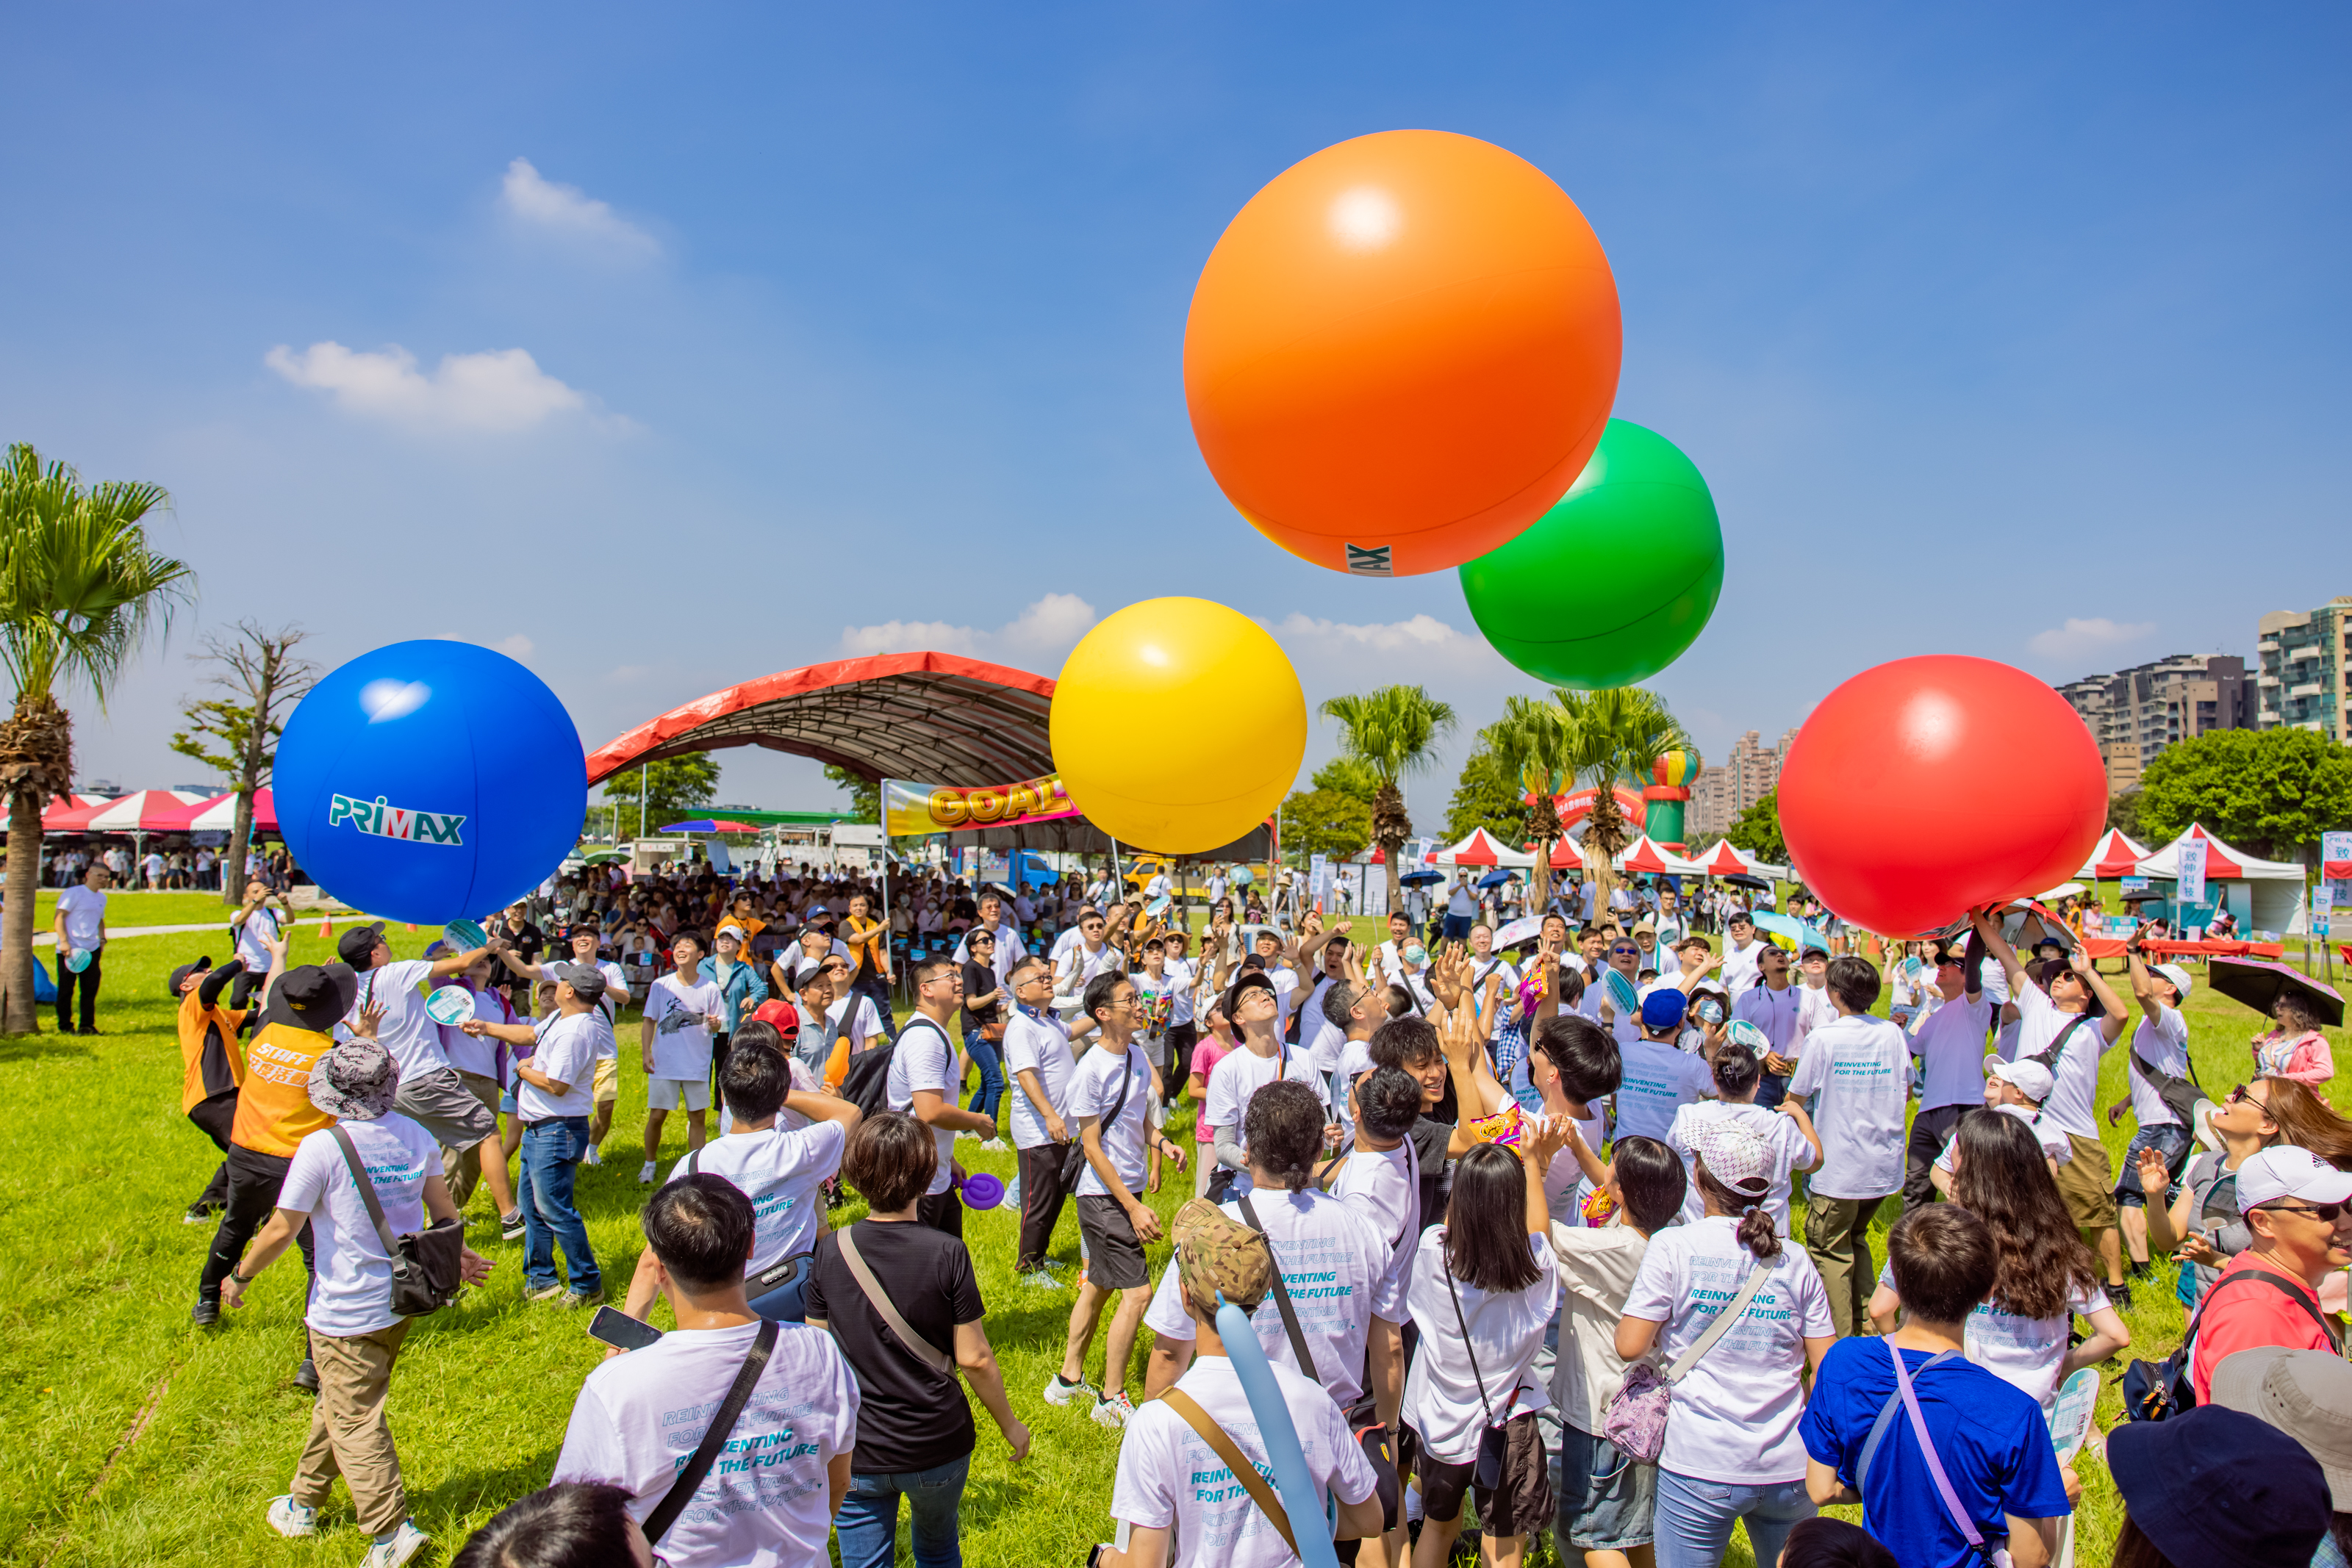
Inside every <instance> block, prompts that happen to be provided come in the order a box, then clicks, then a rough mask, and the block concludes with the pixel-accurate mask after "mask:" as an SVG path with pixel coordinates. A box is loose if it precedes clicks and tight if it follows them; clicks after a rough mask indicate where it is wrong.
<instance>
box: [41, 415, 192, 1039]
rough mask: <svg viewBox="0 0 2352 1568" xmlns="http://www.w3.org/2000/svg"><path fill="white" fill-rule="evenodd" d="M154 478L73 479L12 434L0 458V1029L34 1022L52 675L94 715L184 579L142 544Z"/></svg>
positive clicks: (65, 744)
mask: <svg viewBox="0 0 2352 1568" xmlns="http://www.w3.org/2000/svg"><path fill="white" fill-rule="evenodd" d="M170 504H171V497H168V496H167V495H165V494H164V492H163V486H159V485H147V484H141V483H136V482H132V481H125V480H111V481H109V482H107V483H105V484H102V485H92V486H84V485H83V484H82V482H81V476H80V475H79V474H77V473H75V472H74V471H73V469H71V468H69V467H68V466H67V465H64V464H63V463H48V464H44V463H43V462H42V461H41V458H40V454H38V453H37V452H36V451H34V450H33V448H32V447H31V446H29V445H25V444H17V445H14V446H11V447H9V448H8V450H7V454H6V455H5V457H0V668H5V671H6V673H7V675H8V678H9V680H10V681H12V682H13V683H14V684H15V686H16V707H15V710H14V711H13V712H12V713H11V714H10V715H9V717H8V720H7V722H6V724H5V725H0V786H5V788H6V789H7V791H8V883H7V913H6V915H5V919H0V987H5V990H6V1002H5V1011H0V1030H5V1032H7V1033H9V1034H28V1033H31V1032H33V1031H34V1030H37V1029H38V1028H39V1027H40V1025H39V1014H38V1012H37V1010H36V1009H35V1008H34V1006H33V898H34V894H35V891H36V890H37V888H38V887H39V886H40V880H41V873H40V862H41V811H42V810H43V809H44V808H45V807H46V806H47V804H48V801H49V798H50V797H51V796H53V795H61V794H64V793H65V792H66V791H67V790H68V789H71V788H72V785H73V719H72V718H71V716H69V715H68V714H67V712H66V710H65V709H64V708H63V707H62V706H59V705H58V699H57V688H58V686H59V685H62V684H69V683H79V684H81V685H87V686H89V691H90V695H92V696H93V697H95V698H97V700H98V706H99V710H100V712H104V711H105V708H106V699H107V695H108V694H109V693H110V692H111V691H112V690H113V688H114V684H115V682H116V681H117V680H119V679H120V678H121V674H122V672H123V670H124V668H125V667H126V666H128V665H129V664H130V663H131V660H132V659H133V658H135V657H136V656H137V655H138V653H139V650H140V649H141V648H142V646H144V645H145V643H146V641H147V637H148V633H149V632H157V631H168V630H169V628H170V621H171V615H172V612H173V609H174V608H176V607H177V606H178V605H179V604H181V603H183V602H184V601H186V599H187V598H188V597H189V595H190V594H191V593H192V592H193V591H194V587H195V573H194V571H193V570H191V569H190V568H189V567H188V565H187V563H186V562H184V561H180V560H174V559H172V558H171V557H170V556H165V555H158V554H156V553H155V552H154V551H153V550H152V549H148V547H147V530H146V528H145V527H144V526H143V525H142V519H143V518H144V517H146V516H147V514H148V513H150V512H152V511H154V510H156V509H157V508H158V507H166V506H169V505H170Z"/></svg>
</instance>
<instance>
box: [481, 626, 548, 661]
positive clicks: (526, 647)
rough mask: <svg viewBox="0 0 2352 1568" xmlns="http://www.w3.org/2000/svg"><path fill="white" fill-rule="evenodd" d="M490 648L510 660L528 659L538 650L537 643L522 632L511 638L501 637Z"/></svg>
mask: <svg viewBox="0 0 2352 1568" xmlns="http://www.w3.org/2000/svg"><path fill="white" fill-rule="evenodd" d="M490 646H491V647H493V648H495V649H497V650H498V651H499V653H504V654H505V655H506V656H507V657H508V658H509V659H528V658H530V656H531V654H532V653H533V652H534V651H536V649H537V648H538V644H537V643H533V642H532V641H531V640H530V638H528V637H526V636H524V635H523V634H522V633H521V632H516V633H515V634H514V635H513V636H511V637H501V638H499V640H498V641H497V642H495V643H491V644H490Z"/></svg>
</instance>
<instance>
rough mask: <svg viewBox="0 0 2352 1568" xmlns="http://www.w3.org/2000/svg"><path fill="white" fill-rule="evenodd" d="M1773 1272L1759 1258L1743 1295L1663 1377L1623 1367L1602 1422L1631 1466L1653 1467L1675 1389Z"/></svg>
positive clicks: (1642, 1365)
mask: <svg viewBox="0 0 2352 1568" xmlns="http://www.w3.org/2000/svg"><path fill="white" fill-rule="evenodd" d="M1771 1271H1772V1270H1771V1265H1769V1263H1767V1262H1765V1260H1763V1259H1761V1258H1759V1259H1757V1260H1756V1262H1755V1265H1754V1266H1753V1267H1752V1268H1750V1269H1749V1270H1748V1278H1747V1279H1745V1280H1743V1281H1740V1285H1739V1291H1738V1294H1737V1295H1735V1296H1733V1297H1732V1298H1731V1300H1730V1301H1729V1302H1728V1303H1727V1304H1726V1305H1725V1307H1724V1309H1723V1311H1721V1312H1717V1313H1716V1314H1715V1319H1714V1321H1713V1322H1709V1323H1708V1324H1707V1325H1706V1330H1705V1332H1703V1333H1700V1335H1699V1336H1698V1338H1696V1339H1695V1340H1693V1341H1692V1342H1691V1347H1690V1348H1689V1349H1688V1350H1686V1351H1685V1352H1683V1353H1682V1354H1680V1355H1678V1356H1676V1357H1675V1362H1674V1364H1673V1365H1671V1366H1669V1367H1667V1368H1666V1370H1665V1371H1664V1372H1663V1373H1661V1372H1660V1371H1659V1370H1658V1369H1657V1368H1656V1367H1654V1366H1653V1365H1651V1364H1649V1363H1648V1362H1646V1361H1637V1362H1635V1363H1633V1365H1631V1366H1629V1367H1627V1368H1626V1369H1625V1381H1624V1382H1623V1383H1622V1384H1621V1385H1618V1389H1617V1392H1616V1393H1615V1394H1614V1395H1612V1396H1611V1397H1610V1400H1609V1409H1608V1411H1607V1413H1606V1415H1605V1416H1603V1417H1602V1419H1601V1436H1602V1437H1606V1438H1608V1439H1609V1441H1610V1442H1612V1443H1613V1444H1615V1445H1616V1447H1617V1448H1618V1451H1619V1452H1621V1453H1622V1454H1623V1455H1624V1456H1625V1458H1626V1460H1627V1461H1628V1462H1629V1463H1633V1464H1642V1465H1654V1464H1656V1463H1657V1462H1658V1455H1659V1454H1660V1453H1661V1452H1662V1451H1664V1448H1665V1446H1666V1418H1667V1417H1668V1416H1671V1415H1673V1414H1674V1387H1675V1384H1677V1383H1680V1382H1681V1381H1682V1380H1683V1379H1684V1378H1685V1377H1687V1376H1689V1375H1690V1370H1691V1368H1693V1367H1695V1366H1696V1365H1697V1364H1699V1360H1700V1358H1701V1357H1703V1356H1705V1355H1706V1353H1707V1352H1708V1351H1711V1350H1713V1349H1714V1348H1715V1344H1716V1342H1717V1340H1719V1339H1721V1338H1722V1337H1723V1336H1724V1335H1725V1334H1727V1333H1730V1332H1731V1328H1732V1325H1733V1324H1734V1323H1737V1322H1738V1321H1739V1320H1740V1317H1741V1316H1742V1314H1744V1313H1745V1312H1747V1311H1748V1302H1750V1301H1754V1300H1755V1299H1756V1292H1757V1291H1759V1290H1761V1289H1762V1288H1763V1285H1764V1276H1765V1275H1767V1274H1769V1273H1770V1272H1771Z"/></svg>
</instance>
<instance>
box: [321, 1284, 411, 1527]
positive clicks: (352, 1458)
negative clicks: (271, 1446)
mask: <svg viewBox="0 0 2352 1568" xmlns="http://www.w3.org/2000/svg"><path fill="white" fill-rule="evenodd" d="M408 1323H409V1320H408V1319H406V1318H403V1319H401V1320H400V1322H396V1323H394V1324H393V1325H392V1326H391V1327H390V1328H387V1329H378V1330H376V1332H375V1333H370V1334H360V1335H357V1336H356V1337H354V1338H352V1339H332V1338H330V1337H329V1336H327V1335H325V1334H321V1333H313V1334H312V1335H311V1336H310V1360H311V1362H312V1363H313V1364H315V1365H316V1366H317V1367H318V1369H319V1402H318V1403H317V1404H316V1405H315V1406H312V1407H311V1412H310V1441H309V1442H308V1443H306V1444H304V1445H303V1448H302V1462H301V1463H300V1464H299V1465H297V1466H296V1467H295V1469H294V1486H293V1494H294V1500H295V1501H296V1502H299V1503H302V1504H305V1505H307V1506H309V1507H310V1508H321V1507H324V1506H325V1504H326V1501H327V1494H328V1492H329V1491H330V1490H332V1489H333V1487H334V1484H335V1478H336V1477H337V1476H338V1475H340V1476H341V1477H342V1478H343V1484H344V1485H346V1486H348V1487H350V1488H351V1489H352V1509H353V1511H356V1512H357V1513H358V1515H359V1524H360V1528H361V1529H362V1530H364V1531H367V1532H368V1533H369V1534H370V1535H382V1534H383V1533H384V1532H385V1531H389V1530H392V1529H394V1528H395V1527H397V1526H398V1525H399V1523H400V1521H402V1520H404V1519H406V1518H407V1517H408V1494H407V1492H406V1491H405V1490H403V1489H402V1487H401V1484H400V1456H399V1455H398V1454H397V1453H395V1452H394V1451H393V1447H392V1428H391V1427H390V1426H388V1425H386V1424H385V1421H384V1418H383V1402H384V1398H385V1396H387V1395H388V1394H389V1393H390V1392H391V1389H392V1364H393V1362H394V1359H396V1358H397V1357H398V1356H399V1354H400V1345H401V1342H402V1341H403V1340H405V1339H406V1338H407V1337H408Z"/></svg>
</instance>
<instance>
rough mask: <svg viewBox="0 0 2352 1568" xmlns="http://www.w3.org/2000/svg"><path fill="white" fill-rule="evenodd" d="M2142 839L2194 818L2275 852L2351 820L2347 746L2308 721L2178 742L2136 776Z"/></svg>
mask: <svg viewBox="0 0 2352 1568" xmlns="http://www.w3.org/2000/svg"><path fill="white" fill-rule="evenodd" d="M2139 821H2140V826H2142V827H2143V828H2145V829H2146V830H2147V833H2148V835H2149V837H2148V839H2147V840H2146V841H2148V842H2151V843H2161V842H2164V841H2168V840H2170V839H2172V838H2174V837H2176V836H2178V835H2179V833H2180V832H2181V831H2184V830H2185V829H2187V828H2188V826H2189V824H2190V823H2191V822H2201V823H2203V824H2204V826H2205V829H2206V831H2208V832H2212V833H2218V834H2220V835H2221V837H2222V838H2223V839H2226V840H2227V841H2230V842H2231V843H2233V844H2238V845H2240V846H2242V847H2243V848H2245V849H2247V850H2249V851H2251V852H2253V853H2255V854H2258V855H2263V856H2267V857H2268V858H2270V859H2272V860H2299V859H2302V858H2303V857H2304V852H2305V850H2306V849H2308V848H2309V847H2310V846H2312V845H2313V844H2315V843H2317V842H2318V841H2319V835H2320V834H2321V833H2323V832H2326V831H2331V830H2334V829H2340V828H2347V827H2352V748H2347V747H2343V746H2340V745H2338V744H2337V743H2336V742H2335V741H2332V740H2330V739H2328V738H2327V737H2326V736H2324V735H2321V734H2319V733H2317V732H2316V731H2314V730H2308V729H2260V730H2256V729H2219V730H2213V731H2211V732H2210V733H2208V734H2205V735H2200V736H2198V737H2196V738H2194V739H2192V740H2183V741H2178V742H2175V743H2174V744H2173V745H2170V746H2168V747H2165V748H2164V749H2163V750H2162V751H2160V752H2158V754H2157V755H2156V757H2155V758H2154V759H2153V760H2152V761H2150V762H2149V763H2148V765H2147V768H2145V769H2143V770H2142V771H2141V773H2140V776H2139Z"/></svg>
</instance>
